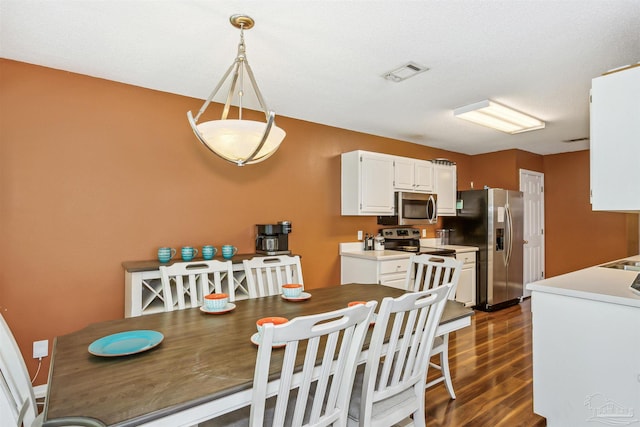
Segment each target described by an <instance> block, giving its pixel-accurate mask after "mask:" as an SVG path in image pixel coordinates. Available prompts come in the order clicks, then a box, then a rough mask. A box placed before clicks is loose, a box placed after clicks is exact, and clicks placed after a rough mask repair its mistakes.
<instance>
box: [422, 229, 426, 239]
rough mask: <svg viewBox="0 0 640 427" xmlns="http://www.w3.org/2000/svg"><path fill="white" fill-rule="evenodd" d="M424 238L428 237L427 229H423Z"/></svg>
mask: <svg viewBox="0 0 640 427" xmlns="http://www.w3.org/2000/svg"><path fill="white" fill-rule="evenodd" d="M422 237H427V230H426V229H424V228H423V229H422Z"/></svg>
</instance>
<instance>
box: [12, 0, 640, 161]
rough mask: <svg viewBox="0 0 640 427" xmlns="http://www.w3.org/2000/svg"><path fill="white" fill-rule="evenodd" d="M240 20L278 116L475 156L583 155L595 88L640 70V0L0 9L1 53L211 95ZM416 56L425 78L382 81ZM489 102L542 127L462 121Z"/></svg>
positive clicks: (125, 1)
mask: <svg viewBox="0 0 640 427" xmlns="http://www.w3.org/2000/svg"><path fill="white" fill-rule="evenodd" d="M236 13H244V14H248V15H250V16H251V17H252V18H254V19H255V21H256V26H255V27H254V28H253V29H251V30H249V31H246V32H245V41H246V46H247V58H248V60H249V63H250V64H251V66H252V68H253V71H254V73H255V75H256V78H257V80H258V85H259V87H260V90H261V91H262V94H263V95H264V97H265V99H266V101H267V104H268V106H269V108H270V109H273V110H275V111H276V113H277V114H278V115H280V116H288V117H292V118H296V119H301V120H306V121H311V122H316V123H322V124H326V125H330V126H335V127H339V128H345V129H351V130H355V131H360V132H364V133H369V134H374V135H380V136H385V137H390V138H395V139H399V140H403V141H410V142H415V143H418V144H424V145H428V146H431V147H438V148H443V149H447V150H452V151H456V152H461V153H466V154H479V153H486V152H492V151H498V150H503V149H510V148H519V149H522V150H526V151H530V152H533V153H538V154H553V153H559V152H567V151H575V150H582V149H586V148H588V141H587V142H578V143H571V144H569V143H564V142H562V141H563V140H567V139H573V138H582V137H588V136H589V103H588V96H589V88H590V85H591V79H592V78H594V77H597V76H598V75H600V74H601V73H603V72H605V71H607V70H609V69H612V68H616V67H619V66H622V65H626V64H631V63H635V62H638V61H640V30H639V29H640V2H639V1H638V0H575V1H569V0H555V1H551V0H503V1H499V0H438V1H436V0H422V1H417V0H416V1H407V0H404V1H403V0H398V1H326V0H324V1H313V0H291V1H280V0H272V1H270V0H260V1H239V0H234V1H212V0H182V1H178V0H155V1H153V0H118V1H115V0H0V56H1V57H3V58H8V59H13V60H17V61H23V62H27V63H32V64H37V65H42V66H46V67H51V68H56V69H61V70H67V71H72V72H76V73H81V74H86V75H90V76H95V77H99V78H104V79H109V80H114V81H118V82H123V83H127V84H132V85H136V86H142V87H146V88H151V89H156V90H160V91H165V92H170V93H175V94H180V95H187V96H191V97H196V98H200V99H205V98H206V97H207V96H208V95H209V93H210V92H211V90H212V89H213V88H214V86H215V85H216V84H217V83H218V81H219V80H220V78H221V77H222V75H223V73H224V72H225V71H226V69H227V68H228V67H229V65H231V63H232V62H233V59H234V58H235V53H236V48H237V44H238V40H239V30H237V29H235V28H234V27H232V26H231V25H230V23H229V17H230V16H231V15H233V14H236ZM408 61H414V62H417V63H419V64H422V65H425V66H427V67H429V68H430V71H427V72H425V73H421V74H418V75H417V76H416V77H413V78H411V79H409V80H406V81H404V82H401V83H393V82H390V81H388V80H385V79H383V78H382V77H381V75H382V74H384V73H385V72H387V71H390V70H392V69H394V68H396V67H398V66H401V65H403V64H404V63H406V62H408ZM220 95H223V94H222V93H221V94H220ZM484 99H493V100H495V101H498V102H501V103H503V104H506V105H509V106H511V107H514V108H516V109H518V110H522V111H524V112H527V113H530V114H532V115H534V116H536V117H538V118H540V119H543V120H545V121H546V122H547V127H546V128H545V129H543V130H538V131H533V132H527V133H523V134H518V135H508V134H504V133H502V132H499V131H495V130H491V129H487V128H484V127H481V126H478V125H474V124H472V123H468V122H465V121H463V120H460V119H456V118H455V117H453V113H452V110H453V109H454V108H456V107H459V106H462V105H466V104H470V103H474V102H478V101H481V100H484ZM216 100H218V101H222V98H221V97H220V98H219V97H216ZM199 108H200V103H197V104H196V105H194V106H193V110H194V112H195V111H197V110H198V109H199ZM185 120H186V118H185ZM285 130H286V129H285ZM285 141H286V140H285Z"/></svg>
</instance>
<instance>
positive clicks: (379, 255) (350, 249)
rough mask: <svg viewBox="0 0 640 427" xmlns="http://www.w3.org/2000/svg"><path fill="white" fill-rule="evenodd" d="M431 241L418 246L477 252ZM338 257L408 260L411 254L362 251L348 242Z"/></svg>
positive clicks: (360, 243) (360, 247) (341, 246)
mask: <svg viewBox="0 0 640 427" xmlns="http://www.w3.org/2000/svg"><path fill="white" fill-rule="evenodd" d="M433 240H434V242H433V244H427V245H425V244H423V241H424V239H420V245H421V247H429V248H438V249H440V248H442V249H453V250H455V251H456V252H473V251H477V250H478V248H477V247H475V246H457V245H436V244H435V239H433ZM340 255H342V256H350V257H354V258H363V259H371V260H376V261H382V260H386V259H403V258H409V257H410V256H411V252H404V251H393V250H384V251H363V250H362V242H349V243H340Z"/></svg>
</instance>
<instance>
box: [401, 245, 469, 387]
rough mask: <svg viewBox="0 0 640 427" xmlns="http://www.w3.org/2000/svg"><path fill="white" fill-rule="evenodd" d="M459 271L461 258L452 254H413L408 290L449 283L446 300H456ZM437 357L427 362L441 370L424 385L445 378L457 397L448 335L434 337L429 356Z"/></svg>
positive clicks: (434, 383) (445, 381) (446, 385)
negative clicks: (451, 367)
mask: <svg viewBox="0 0 640 427" xmlns="http://www.w3.org/2000/svg"><path fill="white" fill-rule="evenodd" d="M461 271H462V261H461V260H457V259H455V258H453V257H440V256H435V255H428V254H423V255H412V256H411V260H410V265H409V270H408V271H407V279H406V283H407V289H408V290H410V291H414V292H415V291H421V290H426V289H431V288H433V287H436V286H441V285H442V284H445V283H450V284H451V285H452V286H451V291H450V292H449V295H448V297H447V298H448V299H450V300H455V297H456V289H457V286H458V280H459V279H460V273H461ZM433 356H438V358H439V361H440V362H439V364H437V363H432V362H431V361H430V362H429V366H430V367H432V368H434V369H437V370H438V371H440V375H439V376H437V377H436V378H434V379H432V380H431V381H429V382H427V383H426V384H425V388H430V387H433V386H434V385H436V384H440V383H441V382H443V381H444V384H445V387H446V388H447V392H448V393H449V396H451V399H455V398H456V394H455V392H454V390H453V382H452V381H451V372H450V370H449V334H448V333H447V334H444V335H442V336H439V337H436V339H435V341H434V343H433V349H432V350H431V357H433Z"/></svg>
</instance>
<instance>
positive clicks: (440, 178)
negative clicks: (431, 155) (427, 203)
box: [433, 164, 457, 216]
mask: <svg viewBox="0 0 640 427" xmlns="http://www.w3.org/2000/svg"><path fill="white" fill-rule="evenodd" d="M433 177H434V186H435V192H436V194H437V195H438V216H455V215H456V191H457V180H456V165H441V164H434V165H433Z"/></svg>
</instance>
